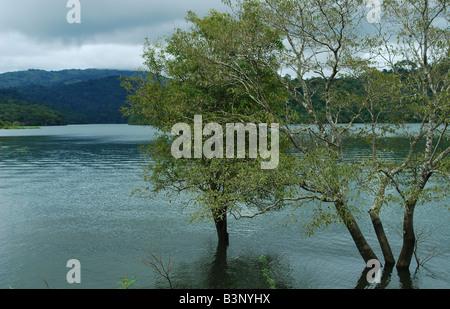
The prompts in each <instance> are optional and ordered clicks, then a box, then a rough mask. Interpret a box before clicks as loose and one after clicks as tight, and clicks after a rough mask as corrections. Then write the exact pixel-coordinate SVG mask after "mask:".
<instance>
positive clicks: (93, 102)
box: [0, 69, 137, 125]
mask: <svg viewBox="0 0 450 309" xmlns="http://www.w3.org/2000/svg"><path fill="white" fill-rule="evenodd" d="M136 73H137V72H135V71H123V70H103V69H87V70H77V69H72V70H62V71H43V70H28V71H18V72H8V73H3V74H0V111H1V110H3V111H5V110H13V111H16V110H17V108H16V109H14V108H12V107H11V106H10V105H11V104H15V105H17V103H18V102H20V103H19V105H22V106H24V105H29V106H34V107H33V108H34V110H36V109H38V108H37V107H36V106H41V107H46V108H47V109H46V111H47V112H48V109H51V110H53V111H56V112H58V113H60V114H61V115H63V116H64V117H65V120H66V121H65V122H66V123H68V124H94V123H100V124H101V123H127V122H128V119H127V118H124V117H123V116H122V113H121V112H120V109H121V107H122V106H124V105H125V104H126V103H125V102H126V97H127V93H126V91H125V89H123V88H122V87H121V86H120V78H121V77H130V76H133V75H135V74H136ZM8 104H9V106H8V107H7V105H8ZM22 110H25V109H24V108H22ZM0 115H1V116H0V117H2V118H3V119H2V118H0V120H3V121H8V122H10V123H12V122H13V121H19V122H21V123H23V124H24V125H42V124H39V123H29V122H27V123H24V122H23V121H21V120H20V119H24V117H23V115H22V116H21V115H20V112H19V113H18V112H17V111H16V112H15V113H14V115H13V114H11V113H9V114H8V113H6V115H5V112H3V113H0ZM18 117H19V118H20V119H15V118H18ZM41 122H42V121H41ZM56 123H58V124H60V123H64V121H62V120H61V121H57V122H56Z"/></svg>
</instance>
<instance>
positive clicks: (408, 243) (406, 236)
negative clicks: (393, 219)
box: [397, 202, 416, 270]
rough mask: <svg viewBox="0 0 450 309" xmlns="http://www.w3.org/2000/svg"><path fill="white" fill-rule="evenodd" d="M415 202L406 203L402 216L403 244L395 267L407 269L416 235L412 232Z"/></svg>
mask: <svg viewBox="0 0 450 309" xmlns="http://www.w3.org/2000/svg"><path fill="white" fill-rule="evenodd" d="M415 206H416V203H415V202H413V203H408V205H407V206H406V209H405V214H404V218H403V246H402V250H401V252H400V255H399V257H398V261H397V269H400V270H402V269H408V268H409V265H410V264H411V259H412V256H413V253H414V246H415V245H416V236H415V234H414V220H413V219H414V208H415Z"/></svg>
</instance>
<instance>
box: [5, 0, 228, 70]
mask: <svg viewBox="0 0 450 309" xmlns="http://www.w3.org/2000/svg"><path fill="white" fill-rule="evenodd" d="M71 1H72V0H1V1H0V73H4V72H12V71H21V70H28V69H41V70H63V69H88V68H101V69H121V70H136V69H138V68H139V67H140V66H141V65H142V63H143V59H142V57H141V55H142V53H143V45H144V42H145V38H146V37H148V38H149V39H150V40H151V41H155V40H157V39H158V38H160V37H164V36H166V35H170V34H171V33H172V32H173V30H174V28H176V27H184V26H185V25H186V24H185V21H184V17H185V16H186V13H187V11H188V10H191V11H194V12H196V13H197V14H198V15H200V16H202V15H205V14H206V13H207V12H208V11H209V10H210V9H212V8H214V9H217V10H224V9H225V5H224V4H223V3H222V1H221V0H75V1H74V2H78V3H79V7H80V11H79V15H77V14H75V13H76V11H74V9H75V8H76V6H74V5H73V4H72V3H71ZM68 15H69V17H77V16H79V17H80V23H76V22H74V23H69V22H68V18H67V16H68ZM69 19H70V18H69Z"/></svg>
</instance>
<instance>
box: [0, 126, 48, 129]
mask: <svg viewBox="0 0 450 309" xmlns="http://www.w3.org/2000/svg"><path fill="white" fill-rule="evenodd" d="M40 128H41V127H23V126H7V127H2V128H0V130H31V129H33V130H35V129H40Z"/></svg>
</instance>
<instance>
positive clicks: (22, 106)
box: [0, 89, 68, 128]
mask: <svg viewBox="0 0 450 309" xmlns="http://www.w3.org/2000/svg"><path fill="white" fill-rule="evenodd" d="M67 123H68V122H67V119H66V117H65V116H64V114H63V113H61V112H57V111H55V110H52V109H50V108H48V107H45V106H41V105H34V104H30V103H28V102H27V101H26V99H25V98H23V97H22V96H21V95H20V94H19V93H17V92H15V91H13V90H1V89H0V128H2V127H9V126H55V125H66V124H67Z"/></svg>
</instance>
